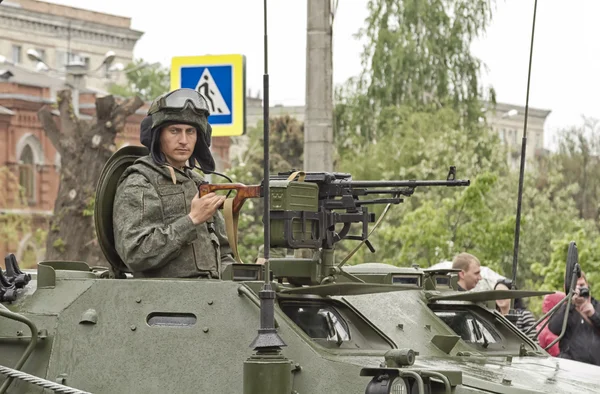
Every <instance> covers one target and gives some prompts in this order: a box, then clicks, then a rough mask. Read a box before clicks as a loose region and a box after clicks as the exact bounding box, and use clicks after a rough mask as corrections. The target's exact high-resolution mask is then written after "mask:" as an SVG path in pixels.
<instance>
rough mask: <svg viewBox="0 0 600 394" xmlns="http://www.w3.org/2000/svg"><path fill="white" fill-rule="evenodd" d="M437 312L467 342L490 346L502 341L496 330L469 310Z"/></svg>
mask: <svg viewBox="0 0 600 394" xmlns="http://www.w3.org/2000/svg"><path fill="white" fill-rule="evenodd" d="M435 314H436V315H437V316H438V317H439V318H440V319H442V320H443V321H444V323H446V324H447V325H448V327H450V328H451V329H452V331H454V332H455V333H457V334H458V335H460V337H461V338H462V339H463V340H464V341H465V342H467V343H474V344H479V345H482V346H484V347H488V346H489V344H491V343H497V342H500V336H499V335H498V334H497V333H496V331H495V330H493V329H492V328H491V327H488V326H487V324H485V322H484V321H483V320H480V319H478V318H477V317H476V316H475V315H474V314H473V313H471V312H469V311H438V312H436V313H435Z"/></svg>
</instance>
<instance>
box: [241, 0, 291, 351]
mask: <svg viewBox="0 0 600 394" xmlns="http://www.w3.org/2000/svg"><path fill="white" fill-rule="evenodd" d="M264 18H265V25H264V29H265V39H264V51H265V59H264V62H265V74H264V75H263V89H264V97H263V116H264V120H263V123H264V124H263V126H264V129H263V133H264V134H263V140H264V174H263V185H262V186H263V202H264V207H265V209H264V213H263V222H264V223H263V225H264V246H263V247H264V258H265V263H264V276H265V281H264V283H263V287H262V290H261V291H260V292H259V294H258V296H259V298H260V328H259V329H258V336H257V337H256V338H255V339H254V341H253V342H252V344H251V345H250V347H252V348H254V349H255V350H256V351H257V352H258V353H260V352H261V351H262V352H279V351H280V350H281V346H286V344H285V343H284V342H283V340H282V339H281V338H280V337H279V334H277V330H276V329H275V291H273V288H272V287H271V270H270V263H269V254H270V240H271V218H270V204H269V202H270V201H269V199H270V198H269V197H270V188H269V68H268V46H267V44H268V41H267V0H264Z"/></svg>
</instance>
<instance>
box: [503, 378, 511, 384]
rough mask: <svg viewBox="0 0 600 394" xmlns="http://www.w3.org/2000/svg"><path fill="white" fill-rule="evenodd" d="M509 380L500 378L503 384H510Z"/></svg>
mask: <svg viewBox="0 0 600 394" xmlns="http://www.w3.org/2000/svg"><path fill="white" fill-rule="evenodd" d="M511 382H512V380H510V379H506V378H504V379H502V384H503V385H505V386H510V384H511Z"/></svg>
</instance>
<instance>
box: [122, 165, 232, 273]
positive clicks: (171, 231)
mask: <svg viewBox="0 0 600 394" xmlns="http://www.w3.org/2000/svg"><path fill="white" fill-rule="evenodd" d="M175 179H176V184H174V183H173V180H172V178H171V174H170V172H169V169H168V168H166V167H164V166H160V165H158V164H156V163H155V162H154V161H153V160H152V158H151V157H150V156H145V157H142V158H140V159H138V160H136V162H135V163H134V164H133V165H132V166H130V167H129V168H128V169H127V170H126V171H125V172H124V173H123V175H122V176H121V179H120V181H119V186H118V188H117V192H116V195H115V201H114V210H113V227H114V236H115V249H116V250H117V252H118V253H119V256H120V257H121V259H122V260H123V262H124V263H125V264H126V265H127V267H129V268H130V269H131V271H132V272H133V275H134V277H148V278H167V277H169V278H189V277H199V276H208V275H210V276H211V277H213V278H218V277H220V273H221V272H223V269H224V268H225V266H226V265H228V264H231V263H233V262H234V260H233V255H232V251H231V248H230V247H229V242H228V240H227V236H226V232H225V221H224V219H223V216H222V214H221V213H220V212H219V211H217V212H216V213H215V215H213V218H212V220H209V221H208V222H205V223H200V224H199V225H197V226H195V225H194V224H193V223H192V220H191V219H190V217H189V216H188V213H189V211H190V206H191V201H192V199H193V197H194V195H195V194H196V192H197V191H198V184H199V183H200V182H202V181H203V179H202V177H201V176H200V175H199V174H198V173H196V172H194V171H191V170H189V169H186V170H185V171H179V170H175Z"/></svg>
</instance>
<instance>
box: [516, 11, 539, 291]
mask: <svg viewBox="0 0 600 394" xmlns="http://www.w3.org/2000/svg"><path fill="white" fill-rule="evenodd" d="M536 12H537V0H535V3H534V5H533V24H532V28H531V45H530V47H529V71H528V73H527V97H526V99H525V123H524V125H523V140H522V142H521V167H520V169H519V171H520V172H519V193H518V197H517V220H516V223H515V248H514V252H513V267H512V283H513V285H516V284H517V263H518V260H519V235H520V233H521V205H522V202H523V178H524V177H525V154H526V149H527V118H528V114H529V86H530V84H531V62H532V59H533V37H534V34H535V16H536Z"/></svg>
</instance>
